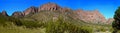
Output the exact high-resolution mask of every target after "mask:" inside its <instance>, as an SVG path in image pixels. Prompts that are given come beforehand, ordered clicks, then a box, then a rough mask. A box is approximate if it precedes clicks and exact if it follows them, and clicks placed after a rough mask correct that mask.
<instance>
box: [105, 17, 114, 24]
mask: <svg viewBox="0 0 120 33" xmlns="http://www.w3.org/2000/svg"><path fill="white" fill-rule="evenodd" d="M113 21H114V18H109V19H108V20H107V22H106V23H107V24H112V22H113Z"/></svg>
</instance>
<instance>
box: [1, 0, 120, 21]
mask: <svg viewBox="0 0 120 33" xmlns="http://www.w3.org/2000/svg"><path fill="white" fill-rule="evenodd" d="M47 2H53V3H56V4H58V5H60V6H61V7H68V8H71V9H73V10H77V9H83V10H95V9H97V10H99V12H100V13H101V14H102V15H103V16H105V18H107V19H108V18H112V17H113V15H114V12H115V10H116V9H117V8H118V7H119V6H120V0H0V12H1V11H2V10H6V11H7V13H8V14H9V15H11V14H12V13H13V12H15V11H21V12H22V11H24V10H25V9H27V8H29V7H30V6H36V7H39V6H41V5H42V4H45V3H47Z"/></svg>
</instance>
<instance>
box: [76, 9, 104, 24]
mask: <svg viewBox="0 0 120 33" xmlns="http://www.w3.org/2000/svg"><path fill="white" fill-rule="evenodd" d="M75 13H76V14H77V15H76V18H77V19H80V20H83V21H85V22H92V23H99V22H100V23H104V22H106V19H105V18H104V16H103V15H102V14H100V13H99V11H98V10H94V11H84V10H76V11H75Z"/></svg>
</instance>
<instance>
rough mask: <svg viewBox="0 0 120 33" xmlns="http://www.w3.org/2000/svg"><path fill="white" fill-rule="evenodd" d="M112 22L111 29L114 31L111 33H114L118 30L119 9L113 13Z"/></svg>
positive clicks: (119, 20)
mask: <svg viewBox="0 0 120 33" xmlns="http://www.w3.org/2000/svg"><path fill="white" fill-rule="evenodd" d="M114 19H115V20H114V21H113V23H112V27H113V29H114V31H113V33H116V32H117V31H118V30H120V7H118V9H117V10H116V11H115V15H114Z"/></svg>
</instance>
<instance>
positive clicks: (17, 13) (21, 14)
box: [12, 12, 24, 17]
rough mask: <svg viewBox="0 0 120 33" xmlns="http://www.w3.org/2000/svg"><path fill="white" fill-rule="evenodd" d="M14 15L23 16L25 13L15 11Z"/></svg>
mask: <svg viewBox="0 0 120 33" xmlns="http://www.w3.org/2000/svg"><path fill="white" fill-rule="evenodd" d="M12 16H13V17H23V16H24V15H23V13H22V12H14V13H13V14H12Z"/></svg>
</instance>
